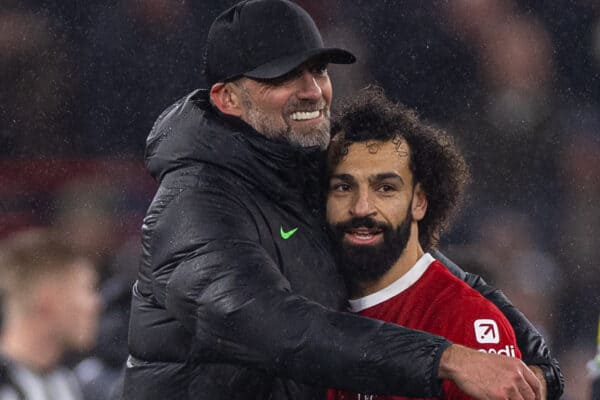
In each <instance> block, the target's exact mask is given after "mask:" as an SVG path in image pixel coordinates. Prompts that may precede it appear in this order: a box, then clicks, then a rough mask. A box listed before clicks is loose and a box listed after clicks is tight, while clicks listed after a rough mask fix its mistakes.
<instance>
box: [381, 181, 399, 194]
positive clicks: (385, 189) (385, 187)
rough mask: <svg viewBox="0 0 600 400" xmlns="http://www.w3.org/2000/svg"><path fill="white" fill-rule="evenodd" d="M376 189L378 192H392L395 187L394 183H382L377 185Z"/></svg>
mask: <svg viewBox="0 0 600 400" xmlns="http://www.w3.org/2000/svg"><path fill="white" fill-rule="evenodd" d="M377 191H378V192H380V193H392V192H395V191H396V188H395V187H394V185H389V184H386V183H384V184H382V185H379V186H378V187H377Z"/></svg>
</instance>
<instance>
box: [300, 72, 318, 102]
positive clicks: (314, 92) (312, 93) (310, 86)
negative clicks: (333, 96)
mask: <svg viewBox="0 0 600 400" xmlns="http://www.w3.org/2000/svg"><path fill="white" fill-rule="evenodd" d="M298 80H299V82H298V84H299V85H300V86H299V91H298V97H299V98H301V99H305V100H320V99H321V97H323V91H322V90H321V86H320V85H319V82H318V81H317V79H316V78H315V76H314V74H313V73H312V72H310V71H309V70H304V71H303V72H302V74H301V75H300V76H299V77H298Z"/></svg>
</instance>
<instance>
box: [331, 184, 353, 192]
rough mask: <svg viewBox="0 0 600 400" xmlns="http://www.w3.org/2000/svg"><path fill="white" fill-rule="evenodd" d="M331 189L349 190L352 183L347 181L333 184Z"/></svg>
mask: <svg viewBox="0 0 600 400" xmlns="http://www.w3.org/2000/svg"><path fill="white" fill-rule="evenodd" d="M331 190H332V191H334V192H347V191H349V190H350V185H348V184H347V183H336V184H334V185H331Z"/></svg>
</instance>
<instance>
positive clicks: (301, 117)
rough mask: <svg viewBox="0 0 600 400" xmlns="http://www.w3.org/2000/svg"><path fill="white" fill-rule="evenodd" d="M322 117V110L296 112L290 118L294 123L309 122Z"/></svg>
mask: <svg viewBox="0 0 600 400" xmlns="http://www.w3.org/2000/svg"><path fill="white" fill-rule="evenodd" d="M320 116H321V110H315V111H296V112H295V113H292V115H291V116H290V117H291V118H292V119H293V120H294V121H307V120H310V119H315V118H319V117H320Z"/></svg>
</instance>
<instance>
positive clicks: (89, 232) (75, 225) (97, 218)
mask: <svg viewBox="0 0 600 400" xmlns="http://www.w3.org/2000/svg"><path fill="white" fill-rule="evenodd" d="M117 205H118V198H117V194H116V193H115V192H114V191H113V190H112V189H111V187H110V186H109V184H107V183H105V182H102V181H100V180H97V179H83V178H82V179H79V180H75V181H72V182H68V183H66V184H64V185H63V186H62V187H60V188H59V190H58V191H57V192H56V193H55V198H54V201H53V209H52V215H51V220H50V222H51V226H52V230H53V232H54V234H55V235H56V237H57V238H59V239H60V240H62V241H63V242H64V243H68V244H69V246H71V247H72V248H73V250H74V251H76V252H77V253H79V254H83V255H85V256H86V257H88V258H89V259H91V260H92V261H93V262H94V264H95V265H96V266H97V267H98V270H99V272H100V279H101V281H104V280H105V279H106V278H108V277H109V276H110V274H111V271H109V263H110V258H111V257H112V255H113V252H114V251H115V249H116V247H117V245H118V244H119V243H120V240H121V237H120V235H119V233H120V229H119V224H118V220H117V218H118V213H117V211H118V209H117Z"/></svg>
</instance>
